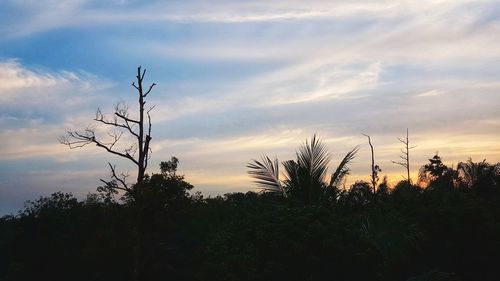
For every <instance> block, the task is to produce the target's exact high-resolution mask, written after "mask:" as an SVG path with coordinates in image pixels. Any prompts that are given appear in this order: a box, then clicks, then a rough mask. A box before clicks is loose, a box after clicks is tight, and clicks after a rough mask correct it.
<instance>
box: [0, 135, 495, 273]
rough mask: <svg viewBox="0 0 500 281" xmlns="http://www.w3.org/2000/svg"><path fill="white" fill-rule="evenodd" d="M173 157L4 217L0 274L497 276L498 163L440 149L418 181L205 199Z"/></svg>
mask: <svg viewBox="0 0 500 281" xmlns="http://www.w3.org/2000/svg"><path fill="white" fill-rule="evenodd" d="M316 145H318V146H319V147H320V148H321V146H320V143H317V140H314V139H313V141H311V142H310V143H306V145H305V146H304V147H303V148H302V150H299V154H300V153H302V152H304V153H305V152H307V147H309V148H314V147H315V146H316ZM304 149H306V150H304ZM315 149H316V148H314V149H312V150H311V152H314V151H315ZM303 150H304V151H303ZM321 151H323V150H321ZM313 154H314V153H313ZM308 155H309V154H308ZM317 155H320V156H323V158H322V159H326V158H324V156H325V155H327V154H324V153H323V154H321V153H320V154H317ZM299 161H305V160H301V158H300V156H299ZM271 163H272V161H271ZM321 163H323V162H321ZM177 164H178V160H177V159H176V158H172V159H171V160H170V161H168V162H163V163H162V164H161V165H160V168H161V172H160V173H159V174H153V175H151V176H147V175H146V176H145V178H144V180H143V181H142V182H141V183H140V185H141V188H136V189H134V190H137V192H138V193H137V194H134V195H133V196H125V197H124V198H122V199H121V200H120V199H118V198H116V196H113V195H112V194H111V195H110V194H106V193H98V194H90V195H89V196H88V197H87V198H86V199H85V200H77V199H75V198H74V197H73V196H72V195H71V194H66V193H55V194H53V195H51V196H50V197H42V198H40V199H38V200H36V201H30V202H27V204H26V207H25V209H24V210H23V211H21V212H20V213H19V214H17V215H15V216H5V217H3V218H2V219H1V220H0V253H1V254H0V280H408V281H410V280H412V281H414V280H463V281H467V280H471V281H472V280H498V273H499V270H498V262H499V261H500V238H499V237H500V165H499V164H495V165H493V164H488V163H487V162H486V161H483V162H479V163H475V162H472V161H471V160H469V161H467V162H463V163H460V164H459V165H457V168H456V169H453V168H450V167H446V166H445V165H444V164H443V163H442V161H441V158H440V157H439V156H437V155H436V156H434V157H433V158H431V159H430V161H429V163H428V164H426V165H425V166H423V167H422V169H421V175H420V186H423V185H425V186H426V187H425V188H422V187H420V186H419V185H414V184H409V183H408V182H406V181H402V182H400V183H398V184H396V185H395V186H394V187H392V188H389V187H388V184H387V180H386V179H384V180H382V181H381V183H380V184H379V185H378V186H377V190H376V192H375V193H374V192H373V189H372V186H371V183H368V182H362V181H358V182H356V183H354V184H353V185H352V186H351V187H350V188H349V189H346V190H344V189H341V188H338V190H335V192H334V193H335V196H332V193H331V191H332V190H331V189H332V188H333V187H332V186H331V185H330V184H325V183H323V182H319V184H320V185H319V186H318V187H317V188H318V189H320V192H318V195H315V196H317V197H314V198H315V199H314V200H304V197H303V196H304V195H303V193H301V192H299V191H297V190H294V191H290V192H289V195H290V196H282V195H280V194H279V193H273V192H271V193H269V192H264V193H253V192H248V193H246V194H243V193H233V194H226V195H224V196H222V197H221V196H218V197H214V198H203V197H202V196H201V195H200V194H198V193H189V192H188V191H189V190H191V189H192V188H193V186H192V185H190V184H189V183H187V182H186V181H185V180H184V178H183V176H181V175H178V174H177V173H176V169H177ZM272 164H273V165H274V163H272ZM296 165H302V164H296ZM298 170H299V171H300V168H299V169H298ZM310 176H311V174H307V175H306V176H305V177H310ZM317 179H319V178H317ZM289 180H292V179H289ZM300 180H302V178H300ZM285 184H288V183H285ZM290 186H293V185H291V183H290ZM293 187H295V188H297V187H299V186H298V185H297V186H293ZM299 188H300V187H299ZM292 190H293V189H292ZM310 198H313V197H310Z"/></svg>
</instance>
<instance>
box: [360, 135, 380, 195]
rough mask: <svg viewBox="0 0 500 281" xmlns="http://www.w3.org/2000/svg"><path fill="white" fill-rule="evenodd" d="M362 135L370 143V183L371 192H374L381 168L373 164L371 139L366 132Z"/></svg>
mask: <svg viewBox="0 0 500 281" xmlns="http://www.w3.org/2000/svg"><path fill="white" fill-rule="evenodd" d="M362 135H363V136H365V137H367V138H368V144H369V145H370V150H371V155H372V166H371V168H372V174H371V179H370V181H371V184H372V188H373V193H375V192H376V191H377V183H378V180H379V177H378V173H379V172H382V170H381V169H380V166H379V165H375V153H374V151H373V144H372V140H371V138H370V136H369V135H367V134H362Z"/></svg>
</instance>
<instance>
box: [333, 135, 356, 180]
mask: <svg viewBox="0 0 500 281" xmlns="http://www.w3.org/2000/svg"><path fill="white" fill-rule="evenodd" d="M358 150H359V145H358V146H356V147H354V148H353V149H352V150H351V151H349V152H348V153H347V154H346V155H345V156H344V158H343V159H342V161H341V162H340V164H339V165H338V166H337V169H336V170H335V172H334V173H333V174H332V177H331V178H330V185H329V186H330V187H334V186H337V185H338V184H339V183H340V182H342V180H343V179H344V178H345V176H347V175H348V174H349V171H350V169H349V166H348V165H349V163H350V162H351V161H352V160H353V159H354V158H355V157H356V153H358Z"/></svg>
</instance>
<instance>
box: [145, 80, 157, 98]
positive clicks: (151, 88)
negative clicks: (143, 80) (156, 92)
mask: <svg viewBox="0 0 500 281" xmlns="http://www.w3.org/2000/svg"><path fill="white" fill-rule="evenodd" d="M154 86H156V84H155V83H153V84H151V86H149V89H148V90H147V91H146V93H145V94H144V97H146V96H147V95H148V94H149V93H150V92H151V90H153V87H154Z"/></svg>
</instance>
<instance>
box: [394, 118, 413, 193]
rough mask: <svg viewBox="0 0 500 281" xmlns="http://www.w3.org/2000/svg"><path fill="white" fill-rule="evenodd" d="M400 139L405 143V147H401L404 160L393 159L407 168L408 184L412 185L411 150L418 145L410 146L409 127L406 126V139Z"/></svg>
mask: <svg viewBox="0 0 500 281" xmlns="http://www.w3.org/2000/svg"><path fill="white" fill-rule="evenodd" d="M398 140H399V141H400V142H401V143H402V144H403V145H404V147H403V148H402V149H401V154H402V155H401V156H399V158H401V159H402V160H403V161H402V162H396V161H392V163H394V164H397V165H400V166H402V167H404V168H405V169H406V180H407V181H408V185H411V178H410V150H411V149H414V148H415V147H416V146H412V147H410V139H409V137H408V128H406V139H405V140H402V139H400V138H398Z"/></svg>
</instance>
